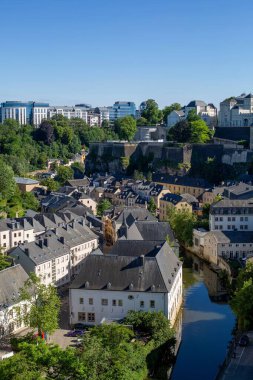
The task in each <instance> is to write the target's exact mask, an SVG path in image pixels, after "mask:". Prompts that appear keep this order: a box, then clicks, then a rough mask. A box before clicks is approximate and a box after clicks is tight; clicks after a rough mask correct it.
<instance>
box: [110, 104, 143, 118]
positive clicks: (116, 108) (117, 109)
mask: <svg viewBox="0 0 253 380" xmlns="http://www.w3.org/2000/svg"><path fill="white" fill-rule="evenodd" d="M135 115H136V106H135V103H134V102H115V103H114V105H113V106H112V107H109V118H110V120H111V121H113V120H116V119H118V118H120V117H124V116H133V117H135Z"/></svg>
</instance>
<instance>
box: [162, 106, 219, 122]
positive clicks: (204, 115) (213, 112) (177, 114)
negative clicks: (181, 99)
mask: <svg viewBox="0 0 253 380" xmlns="http://www.w3.org/2000/svg"><path fill="white" fill-rule="evenodd" d="M190 111H195V112H196V114H197V115H199V116H200V117H201V119H202V120H204V121H205V122H206V124H207V125H208V126H209V127H214V126H216V124H217V108H216V107H215V106H214V105H213V104H212V103H209V104H206V103H205V102H204V101H203V100H192V101H191V102H190V103H189V104H188V105H187V106H185V107H183V108H182V109H181V110H179V111H172V112H171V113H170V114H169V115H168V117H167V127H169V128H170V127H173V126H174V125H175V124H177V123H178V122H179V121H181V120H185V119H186V118H187V116H188V114H189V112H190Z"/></svg>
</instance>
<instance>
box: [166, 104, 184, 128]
mask: <svg viewBox="0 0 253 380" xmlns="http://www.w3.org/2000/svg"><path fill="white" fill-rule="evenodd" d="M181 108H182V106H181V104H179V103H172V104H171V105H170V106H166V107H165V108H164V109H163V111H162V112H163V122H164V123H165V124H167V117H168V115H169V114H170V113H171V112H172V111H179V110H181Z"/></svg>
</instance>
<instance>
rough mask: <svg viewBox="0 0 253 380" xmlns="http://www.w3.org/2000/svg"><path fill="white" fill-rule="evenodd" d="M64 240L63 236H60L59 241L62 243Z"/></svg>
mask: <svg viewBox="0 0 253 380" xmlns="http://www.w3.org/2000/svg"><path fill="white" fill-rule="evenodd" d="M64 241H65V239H64V236H60V242H61V243H62V244H64Z"/></svg>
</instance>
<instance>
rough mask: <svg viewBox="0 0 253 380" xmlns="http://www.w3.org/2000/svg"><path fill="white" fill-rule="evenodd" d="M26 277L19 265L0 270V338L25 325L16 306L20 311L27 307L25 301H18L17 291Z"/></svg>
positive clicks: (24, 310)
mask: <svg viewBox="0 0 253 380" xmlns="http://www.w3.org/2000/svg"><path fill="white" fill-rule="evenodd" d="M27 279H28V274H27V273H26V272H25V270H24V269H23V268H22V267H21V265H15V266H13V267H10V268H7V269H4V270H1V271H0V338H2V337H3V336H5V335H8V334H11V333H15V332H18V331H20V330H22V329H23V328H25V327H26V326H25V325H24V322H23V321H21V320H20V318H18V315H17V308H19V310H20V312H21V313H26V312H27V308H29V304H28V303H27V302H26V301H19V296H20V294H19V291H20V289H21V288H22V287H23V286H24V283H25V281H26V280H27Z"/></svg>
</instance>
